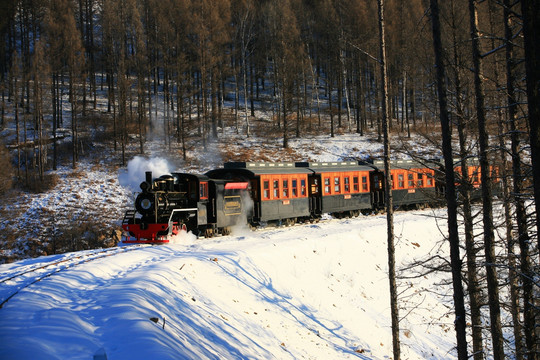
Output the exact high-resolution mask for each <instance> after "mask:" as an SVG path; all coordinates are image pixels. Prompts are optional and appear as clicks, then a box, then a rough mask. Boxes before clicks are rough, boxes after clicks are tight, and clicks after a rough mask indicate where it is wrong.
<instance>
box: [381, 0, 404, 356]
mask: <svg viewBox="0 0 540 360" xmlns="http://www.w3.org/2000/svg"><path fill="white" fill-rule="evenodd" d="M377 5H378V10H379V11H378V13H379V45H380V58H379V61H380V67H381V79H382V83H383V84H382V87H381V97H382V111H383V114H382V126H383V136H384V178H385V189H386V191H385V204H386V227H387V228H386V232H387V247H388V280H389V284H390V310H391V317H392V349H393V354H394V360H399V359H400V358H401V349H400V340H399V311H398V296H397V285H396V259H395V257H396V249H395V246H394V208H393V204H392V175H391V174H390V133H389V129H388V118H389V114H388V113H389V112H388V75H387V69H386V66H387V65H386V45H385V34H384V24H385V23H384V0H378V1H377Z"/></svg>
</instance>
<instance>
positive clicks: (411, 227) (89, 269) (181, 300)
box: [0, 210, 455, 360]
mask: <svg viewBox="0 0 540 360" xmlns="http://www.w3.org/2000/svg"><path fill="white" fill-rule="evenodd" d="M432 215H439V216H441V215H444V211H443V210H425V211H415V212H399V213H397V214H396V217H395V221H396V223H395V228H396V234H397V254H396V255H397V258H398V265H402V264H405V263H408V262H409V261H411V260H413V258H419V257H421V256H424V255H426V254H427V253H428V252H430V251H436V252H438V253H439V254H440V255H441V256H445V254H444V253H445V251H446V250H447V249H446V245H445V244H444V245H443V246H442V247H441V248H439V247H438V245H437V243H438V242H439V241H440V240H441V239H442V235H441V233H440V230H441V229H443V231H444V228H445V222H444V221H443V220H440V219H439V220H437V219H436V218H434V217H433V216H432ZM109 251H111V253H109V254H107V255H108V256H104V257H99V254H97V255H96V251H94V252H79V253H71V254H64V255H56V256H49V257H42V258H38V259H31V260H24V261H20V262H17V263H13V264H5V265H0V274H2V275H1V278H0V281H1V282H0V301H2V302H3V301H4V300H6V299H7V298H8V297H9V296H10V295H12V294H13V293H14V292H15V291H17V290H19V289H20V291H19V293H17V294H16V295H14V296H13V297H12V298H10V299H9V300H8V301H7V302H6V303H5V304H4V305H3V307H2V308H0V343H1V344H2V346H0V359H40V358H42V359H92V357H93V356H95V358H105V357H104V354H106V355H105V356H106V358H107V359H109V360H111V359H383V358H386V357H391V356H392V341H391V332H390V311H389V300H388V280H387V275H386V268H387V266H386V264H387V258H386V221H385V217H384V216H361V217H359V218H355V219H344V220H335V219H326V220H324V221H321V222H320V223H318V224H306V225H296V226H294V227H290V228H267V229H263V230H258V231H255V232H251V231H248V230H245V229H236V230H235V232H234V233H233V235H231V236H225V237H218V238H213V239H198V240H197V239H194V238H193V237H192V236H190V234H185V235H184V236H183V237H182V238H180V239H177V242H176V243H175V244H170V245H166V246H139V247H123V248H115V249H113V250H109ZM84 257H87V258H92V257H94V258H96V257H97V258H96V259H95V260H92V261H88V262H85V263H78V264H77V261H78V262H80V261H82V260H83V258H84ZM60 260H65V261H63V262H61V263H57V264H53V263H54V262H57V261H60ZM46 264H50V266H48V267H46V268H44V269H38V270H36V271H34V272H30V273H28V274H26V275H23V276H18V277H14V278H13V279H10V280H6V279H8V278H10V277H11V276H14V275H17V274H18V273H20V272H22V271H25V270H28V269H30V268H32V269H35V268H37V267H38V266H40V265H46ZM57 270H58V271H57ZM53 271H57V272H54V273H52V272H53ZM49 273H52V275H50V276H46V275H47V274H49ZM42 277H43V278H42ZM39 278H42V279H41V280H40V281H36V280H37V279H39ZM34 281H36V282H35V283H33V284H31V285H29V286H27V287H25V288H23V286H24V285H26V284H29V283H32V282H34ZM439 281H440V279H438V278H432V277H429V276H428V277H421V278H419V279H414V280H407V282H404V281H402V282H401V289H400V290H401V291H403V292H402V294H401V296H402V298H403V301H402V302H401V310H400V311H401V314H400V315H401V316H405V318H404V319H403V320H402V321H401V323H400V326H401V329H402V330H401V341H402V352H403V358H405V359H425V358H437V359H447V358H453V357H455V356H454V355H455V353H454V352H453V347H454V332H453V327H452V321H453V315H452V314H450V316H446V315H447V311H448V308H449V307H450V308H451V303H450V301H451V298H450V297H439V296H436V295H435V293H434V292H428V291H420V290H422V289H432V290H437V292H439V293H442V292H443V291H444V290H442V289H441V288H440V287H438V286H437V285H435V284H436V283H438V282H439ZM100 356H101V357H100Z"/></svg>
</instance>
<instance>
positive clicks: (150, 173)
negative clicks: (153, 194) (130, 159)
mask: <svg viewBox="0 0 540 360" xmlns="http://www.w3.org/2000/svg"><path fill="white" fill-rule="evenodd" d="M146 182H147V183H148V185H150V186H151V185H152V172H151V171H147V172H146Z"/></svg>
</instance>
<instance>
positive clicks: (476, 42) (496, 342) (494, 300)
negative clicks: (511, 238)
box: [469, 0, 504, 360]
mask: <svg viewBox="0 0 540 360" xmlns="http://www.w3.org/2000/svg"><path fill="white" fill-rule="evenodd" d="M469 16H470V30H471V45H472V55H473V70H474V92H475V100H476V117H477V120H478V136H479V139H478V140H479V144H480V156H479V158H480V169H481V170H480V172H481V173H480V176H481V181H482V202H483V223H484V251H485V255H486V276H487V286H488V299H489V314H490V326H491V338H492V342H493V357H494V359H495V360H502V359H504V338H503V335H502V327H501V306H500V303H499V281H498V280H497V268H496V262H497V260H496V258H495V243H494V242H495V233H494V226H493V199H492V185H491V174H490V165H489V160H488V151H489V134H488V133H487V128H486V113H485V108H484V88H483V83H482V79H481V76H482V63H481V60H480V57H481V54H480V39H479V34H478V15H477V11H476V0H469Z"/></svg>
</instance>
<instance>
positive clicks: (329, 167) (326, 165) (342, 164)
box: [296, 161, 376, 173]
mask: <svg viewBox="0 0 540 360" xmlns="http://www.w3.org/2000/svg"><path fill="white" fill-rule="evenodd" d="M296 166H297V167H303V168H307V169H311V170H313V172H314V173H323V172H339V171H374V170H376V169H375V168H374V167H373V166H369V165H364V164H359V163H358V162H357V161H322V162H297V163H296Z"/></svg>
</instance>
